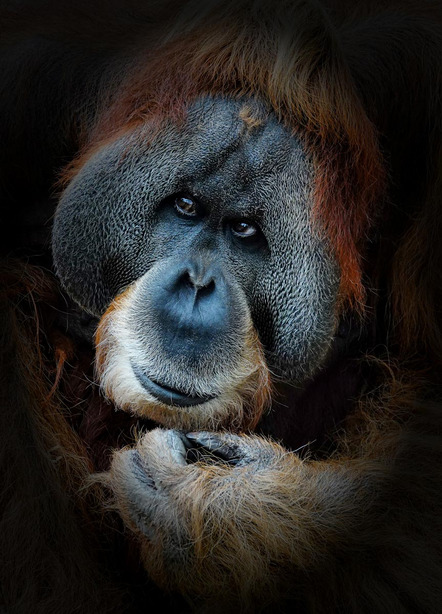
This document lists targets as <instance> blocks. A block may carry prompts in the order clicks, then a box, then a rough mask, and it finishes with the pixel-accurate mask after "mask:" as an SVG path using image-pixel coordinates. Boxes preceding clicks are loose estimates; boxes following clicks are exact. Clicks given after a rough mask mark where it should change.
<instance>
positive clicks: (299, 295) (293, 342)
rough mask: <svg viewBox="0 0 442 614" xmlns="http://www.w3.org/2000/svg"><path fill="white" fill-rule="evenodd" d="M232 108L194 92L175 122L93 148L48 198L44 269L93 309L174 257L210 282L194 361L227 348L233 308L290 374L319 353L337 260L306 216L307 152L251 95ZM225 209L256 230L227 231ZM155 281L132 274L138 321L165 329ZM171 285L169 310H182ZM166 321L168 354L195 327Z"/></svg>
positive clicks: (306, 367)
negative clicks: (190, 208)
mask: <svg viewBox="0 0 442 614" xmlns="http://www.w3.org/2000/svg"><path fill="white" fill-rule="evenodd" d="M244 105H245V101H234V100H228V99H221V98H219V99H218V98H217V99H209V98H205V99H202V100H199V101H197V102H196V103H194V104H193V105H192V106H191V107H190V109H189V112H188V115H187V118H186V120H185V122H184V124H183V125H181V126H177V125H174V124H172V123H169V124H168V125H167V126H166V127H165V128H164V129H163V130H162V131H161V132H160V134H158V135H157V136H155V137H154V138H153V139H150V138H149V127H148V126H145V127H141V128H137V129H136V130H135V131H134V132H133V133H129V134H127V135H125V136H123V137H121V138H120V139H119V140H117V141H115V142H113V143H111V144H110V145H107V146H105V147H104V148H102V149H100V150H99V151H98V153H96V154H95V155H94V156H93V157H91V159H90V160H89V161H88V162H87V163H86V164H85V166H84V167H83V168H82V169H81V171H80V172H79V174H78V175H77V176H76V177H75V179H74V180H73V181H72V182H71V184H70V185H69V186H68V188H67V190H66V191H65V193H64V195H63V197H62V198H61V201H60V204H59V207H58V209H57V213H56V217H55V223H54V230H53V253H54V260H55V266H56V270H57V273H58V275H59V277H60V279H61V281H62V283H63V285H64V287H65V288H66V290H67V292H68V293H69V294H70V295H71V296H72V297H73V298H74V300H76V301H77V302H78V303H79V304H80V305H81V306H82V307H83V308H84V309H85V310H87V311H89V312H91V313H93V314H95V315H98V316H100V315H101V314H103V312H104V311H105V309H106V308H107V306H108V305H109V304H110V302H111V301H112V299H113V298H114V297H115V296H116V295H117V294H118V292H120V291H121V290H122V289H123V288H125V287H126V286H128V285H129V284H131V283H132V282H134V281H135V280H137V279H139V278H140V277H142V276H143V275H145V274H146V273H148V272H149V271H150V270H151V269H152V268H153V267H154V265H155V270H157V269H158V267H159V269H160V270H162V269H166V270H167V271H171V273H170V274H169V277H170V275H172V277H173V274H174V273H173V272H174V270H176V271H178V269H179V268H180V267H182V265H183V263H189V262H190V263H191V265H190V266H193V264H195V263H197V262H199V263H200V264H201V263H203V265H201V266H203V268H204V267H206V268H207V267H208V268H210V267H212V269H213V268H214V269H216V276H217V277H216V280H217V281H216V284H217V285H216V288H217V292H218V287H220V288H221V290H222V291H221V290H220V292H219V293H218V294H217V295H216V297H215V296H214V297H212V298H211V304H210V309H212V311H213V318H214V320H213V323H214V326H213V330H212V327H211V325H210V322H211V320H210V318H211V317H212V316H210V317H209V316H207V313H209V312H207V313H206V314H204V313H203V314H202V315H201V312H200V317H201V322H202V331H203V333H204V331H206V332H207V335H205V334H202V335H201V338H202V341H201V344H200V346H199V347H198V348H197V353H200V354H201V356H203V357H204V361H205V362H206V364H207V363H208V362H210V361H211V360H217V359H219V356H220V354H219V352H220V351H221V355H222V349H221V350H220V348H224V352H225V354H226V356H227V354H228V353H231V352H232V351H234V350H233V349H232V344H233V343H234V339H235V338H236V337H235V330H234V329H235V327H236V326H239V325H241V320H242V316H241V311H244V309H246V310H248V311H249V314H250V315H251V318H252V320H253V323H254V325H255V327H256V329H257V331H258V334H259V336H260V339H261V341H262V343H263V344H264V348H265V351H266V356H267V360H268V363H269V366H270V368H271V369H272V371H273V372H276V373H277V374H279V375H281V376H282V377H284V378H286V379H289V380H291V381H302V380H304V379H305V378H306V377H308V376H310V375H311V374H312V373H313V372H314V371H315V370H316V369H317V367H318V366H319V365H320V364H321V363H322V362H323V361H324V358H325V355H326V353H327V350H328V348H329V345H330V342H331V339H332V337H333V334H334V331H335V327H336V302H337V293H338V286H339V271H338V267H337V264H336V261H335V259H334V257H333V256H332V254H331V253H330V250H329V248H328V245H327V242H326V240H325V239H324V238H323V237H321V235H320V230H319V229H318V228H317V224H315V223H313V221H312V215H311V211H312V185H313V173H314V169H313V166H312V163H311V161H310V160H309V159H308V157H307V156H306V155H305V153H304V151H303V149H302V146H301V144H300V142H299V141H298V140H297V139H296V138H295V137H293V136H292V135H291V134H290V133H289V132H288V131H287V129H286V128H284V127H283V126H282V125H281V124H280V123H278V121H277V120H276V118H275V117H274V116H273V115H272V114H265V113H263V109H262V108H260V107H259V105H257V103H255V102H253V101H251V102H250V105H252V106H254V107H255V109H257V113H260V114H261V117H262V122H261V124H260V125H259V126H255V127H251V128H250V127H249V126H248V125H247V123H246V122H245V121H244V120H243V119H241V117H240V112H241V110H242V109H243V108H244ZM177 196H184V197H186V198H190V199H192V200H193V201H194V202H195V203H196V206H197V214H196V215H195V216H191V217H189V216H185V215H182V214H180V213H179V211H177V210H176V207H175V201H176V197H177ZM238 220H246V221H247V222H248V223H253V224H254V225H255V226H256V227H258V228H259V231H258V233H257V234H256V235H255V236H254V237H252V238H251V239H248V238H241V237H238V236H237V235H235V233H234V232H233V230H232V229H234V228H237V227H236V226H235V223H236V222H238ZM163 263H164V266H163ZM192 263H193V264H192ZM198 266H199V265H198ZM177 275H178V272H177ZM162 279H163V278H162V276H161V275H158V274H156V276H155V280H153V278H152V279H149V280H148V283H146V284H145V286H146V294H145V305H146V313H147V312H149V317H148V318H147V320H148V321H149V322H151V321H152V318H153V319H154V320H155V319H156V321H157V324H158V322H159V326H160V327H161V326H163V328H164V331H165V333H166V328H167V327H166V325H165V324H164V325H163V324H162V321H163V319H164V318H163V316H164V314H163V313H162V311H161V308H160V307H158V303H159V302H160V303H161V302H162V300H163V299H161V300H160V299H158V295H159V294H161V292H163V289H162V283H163V282H162ZM219 280H224V281H223V282H222V283H219ZM169 281H170V279H169ZM172 281H173V280H172ZM168 283H169V282H168ZM223 283H224V285H223ZM163 285H164V284H163ZM166 285H167V284H166ZM177 296H178V295H177V294H176V293H175V294H174V295H173V300H174V301H175V302H174V305H173V308H174V310H175V311H177V310H178V311H179V310H180V308H181V303H180V301H181V298H180V299H179V300H178V299H177ZM180 296H181V295H180ZM165 300H166V302H167V298H166V299H165ZM138 303H139V307H138V308H139V310H140V322H139V328H140V338H142V337H144V336H146V335H147V336H148V335H149V331H148V330H146V327H145V326H143V325H142V320H143V317H142V313H141V311H142V307H140V299H139V297H138ZM142 304H143V301H141V305H142ZM244 305H245V307H244ZM157 307H158V309H157ZM155 309H157V311H158V314H157V315H155V313H157V312H156V311H155ZM152 314H153V315H152ZM223 314H224V315H223ZM226 314H227V315H226ZM177 318H178V320H179V316H177ZM174 326H175V331H174V332H175V333H177V334H176V335H175V334H173V335H171V338H175V337H177V336H178V337H181V344H180V345H179V346H177V348H175V349H176V350H177V351H178V353H181V354H182V353H183V352H184V353H185V352H186V343H189V346H188V347H189V351H190V348H192V351H194V350H195V343H196V341H195V335H194V334H193V333H192V332H191V333H189V335H187V338H186V333H185V328H184V329H183V328H182V327H181V328H180V324H179V322H178V321H177V322H176V324H175V325H173V324H172V329H173V327H174ZM194 329H195V330H196V326H194ZM217 329H218V330H219V336H218V338H217V339H214V338H213V336H214V335H215V333H216V330H217ZM167 330H168V331H169V332H170V326H169V328H167ZM156 331H157V332H158V325H157V326H156ZM229 331H231V334H230V333H229ZM209 333H210V334H209ZM210 335H211V337H210ZM209 337H210V341H209ZM166 345H167V344H166ZM168 347H170V345H168ZM172 354H173V352H172ZM169 359H170V357H169ZM174 383H175V384H176V383H177V382H174Z"/></svg>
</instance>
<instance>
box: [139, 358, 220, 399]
mask: <svg viewBox="0 0 442 614" xmlns="http://www.w3.org/2000/svg"><path fill="white" fill-rule="evenodd" d="M132 369H133V372H134V373H135V376H136V378H137V380H138V381H139V382H140V384H141V385H142V386H143V388H144V389H145V390H146V391H147V392H148V393H149V394H150V395H152V396H153V397H155V398H156V399H158V401H160V402H161V403H164V404H165V405H172V406H178V407H192V406H194V405H201V404H202V403H207V401H210V400H212V399H214V398H215V395H211V396H210V395H205V396H196V397H195V396H190V395H188V394H186V393H185V392H182V391H181V390H177V389H176V388H170V387H169V386H165V385H164V384H160V383H159V382H156V381H154V380H152V379H151V378H150V377H148V376H147V375H146V374H145V373H144V371H143V370H142V369H140V367H138V366H137V365H134V364H132Z"/></svg>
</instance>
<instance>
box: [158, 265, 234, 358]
mask: <svg viewBox="0 0 442 614" xmlns="http://www.w3.org/2000/svg"><path fill="white" fill-rule="evenodd" d="M154 295H155V296H154V297H153V301H152V303H151V305H152V308H153V309H154V315H155V319H156V321H157V323H158V326H159V327H160V329H161V335H162V338H163V339H166V340H167V346H168V349H169V351H170V352H174V353H178V354H183V353H185V354H186V356H189V354H193V353H195V354H198V353H204V352H207V349H208V344H213V343H216V342H217V341H218V342H219V340H220V337H221V336H222V335H223V334H224V333H226V332H227V331H228V327H229V325H230V322H229V320H230V315H231V312H232V309H231V300H232V297H230V296H229V292H228V287H227V285H226V281H225V277H224V275H223V273H222V271H221V269H220V267H219V266H217V264H216V263H213V262H205V261H203V260H199V259H196V258H195V259H191V260H188V261H187V262H184V263H176V264H175V265H171V266H170V267H169V268H168V270H167V271H166V272H165V273H164V274H163V275H162V276H161V278H160V279H158V287H157V289H155V292H154Z"/></svg>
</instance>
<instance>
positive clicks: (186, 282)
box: [179, 271, 195, 289]
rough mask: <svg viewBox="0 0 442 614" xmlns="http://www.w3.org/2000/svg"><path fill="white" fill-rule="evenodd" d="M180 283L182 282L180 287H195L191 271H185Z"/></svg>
mask: <svg viewBox="0 0 442 614" xmlns="http://www.w3.org/2000/svg"><path fill="white" fill-rule="evenodd" d="M179 282H180V285H182V286H184V287H188V288H192V289H193V288H194V287H195V284H194V282H193V280H192V277H191V275H190V273H189V271H185V272H184V273H183V274H182V275H181V277H180V279H179Z"/></svg>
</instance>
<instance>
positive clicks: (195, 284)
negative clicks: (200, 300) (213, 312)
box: [178, 270, 215, 295]
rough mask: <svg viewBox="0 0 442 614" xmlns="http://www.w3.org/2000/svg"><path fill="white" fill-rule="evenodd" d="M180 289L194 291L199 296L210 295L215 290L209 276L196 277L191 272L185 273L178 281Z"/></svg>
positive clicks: (211, 276) (212, 279) (211, 278)
mask: <svg viewBox="0 0 442 614" xmlns="http://www.w3.org/2000/svg"><path fill="white" fill-rule="evenodd" d="M178 283H179V286H181V287H182V288H191V289H192V290H196V291H197V293H198V294H199V295H206V294H211V293H212V292H213V291H214V290H215V280H214V278H213V275H211V274H207V273H206V274H205V275H204V274H203V275H198V274H195V273H194V272H193V271H192V270H187V271H185V272H184V273H183V274H182V275H181V276H180V277H179V280H178Z"/></svg>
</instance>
